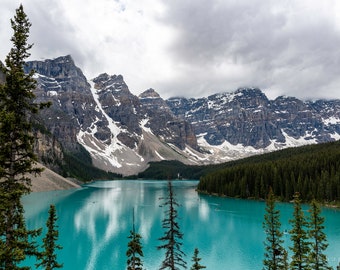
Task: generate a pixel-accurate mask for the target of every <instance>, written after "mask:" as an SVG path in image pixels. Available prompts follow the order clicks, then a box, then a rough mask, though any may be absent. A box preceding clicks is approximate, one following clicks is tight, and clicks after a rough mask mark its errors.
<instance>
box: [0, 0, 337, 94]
mask: <svg viewBox="0 0 340 270" xmlns="http://www.w3.org/2000/svg"><path fill="white" fill-rule="evenodd" d="M0 2H1V9H0V40H1V43H0V44H1V45H0V60H2V61H3V60H4V58H5V56H6V55H7V53H8V51H9V49H10V48H11V46H12V44H11V43H10V41H9V40H10V38H11V35H12V29H11V27H10V21H9V20H10V18H13V16H14V13H15V9H16V8H17V7H18V6H19V4H20V3H22V4H23V6H24V10H25V12H26V14H27V15H28V17H29V19H30V21H31V23H32V27H31V32H30V42H31V43H34V47H33V48H32V50H31V53H32V56H31V60H41V59H48V58H56V57H58V56H62V55H67V54H71V55H72V57H73V59H74V61H75V63H76V65H77V66H78V67H80V68H81V69H82V70H83V72H84V74H85V76H86V77H87V78H88V79H92V78H94V77H96V76H97V75H99V74H100V73H103V72H106V73H109V74H112V75H113V74H122V75H123V76H124V79H125V82H126V83H127V84H128V86H129V88H130V91H131V92H133V93H134V94H136V95H138V94H140V93H141V92H143V91H144V90H146V89H148V88H154V89H155V90H156V91H157V92H158V93H160V95H161V96H162V97H163V98H168V97H173V96H185V97H202V96H208V95H210V94H214V93H218V92H231V91H234V90H236V89H237V88H239V87H259V88H260V89H262V90H263V91H264V92H265V93H266V94H267V96H268V97H269V98H271V99H273V98H275V97H277V96H279V95H289V96H295V97H298V98H301V99H318V98H327V99H330V98H340V1H338V0H322V1H320V0H285V1H278V0H188V1H187V0H138V1H137V0H122V1H119V0H48V1H46V0H20V1H17V0H0Z"/></svg>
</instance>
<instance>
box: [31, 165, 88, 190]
mask: <svg viewBox="0 0 340 270" xmlns="http://www.w3.org/2000/svg"><path fill="white" fill-rule="evenodd" d="M37 166H39V167H41V168H44V170H43V172H41V174H40V175H32V174H30V175H29V177H30V178H31V187H30V188H31V192H44V191H52V190H67V189H73V188H80V187H81V186H80V185H79V184H78V183H76V182H75V181H72V180H70V179H67V178H65V177H62V176H61V175H59V174H57V173H55V172H53V171H52V170H50V169H48V168H47V167H45V166H43V165H41V164H38V165H37Z"/></svg>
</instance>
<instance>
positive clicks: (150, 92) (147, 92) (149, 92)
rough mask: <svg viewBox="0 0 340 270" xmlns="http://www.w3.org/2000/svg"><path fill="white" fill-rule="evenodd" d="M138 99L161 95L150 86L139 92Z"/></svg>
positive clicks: (153, 97)
mask: <svg viewBox="0 0 340 270" xmlns="http://www.w3.org/2000/svg"><path fill="white" fill-rule="evenodd" d="M138 97H139V99H143V98H148V99H155V98H161V96H160V95H159V94H158V93H157V92H156V91H155V90H154V89H152V88H150V89H148V90H145V91H144V92H143V93H141V94H140V95H139V96H138Z"/></svg>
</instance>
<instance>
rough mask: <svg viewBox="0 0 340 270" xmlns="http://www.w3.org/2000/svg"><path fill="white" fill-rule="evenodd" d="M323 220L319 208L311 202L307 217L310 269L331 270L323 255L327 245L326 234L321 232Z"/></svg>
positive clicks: (314, 202) (315, 203)
mask: <svg viewBox="0 0 340 270" xmlns="http://www.w3.org/2000/svg"><path fill="white" fill-rule="evenodd" d="M324 221H325V218H323V217H322V216H321V209H320V206H319V205H318V204H317V202H316V201H314V200H313V201H312V202H311V208H310V216H309V222H308V223H309V224H308V225H309V230H308V234H309V237H310V239H311V250H310V253H309V256H308V260H309V265H310V268H311V269H315V270H329V269H332V267H330V266H329V265H328V262H327V257H326V255H325V254H324V251H325V250H326V248H327V246H328V244H327V237H326V234H325V233H324V232H323V230H324V228H325V227H324V226H323V223H324Z"/></svg>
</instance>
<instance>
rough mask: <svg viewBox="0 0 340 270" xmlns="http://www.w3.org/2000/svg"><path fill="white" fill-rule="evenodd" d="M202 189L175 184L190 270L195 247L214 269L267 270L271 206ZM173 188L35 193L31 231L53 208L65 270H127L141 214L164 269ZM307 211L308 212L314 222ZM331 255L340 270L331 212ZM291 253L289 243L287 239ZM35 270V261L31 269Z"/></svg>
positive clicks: (145, 236)
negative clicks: (266, 220) (165, 204)
mask: <svg viewBox="0 0 340 270" xmlns="http://www.w3.org/2000/svg"><path fill="white" fill-rule="evenodd" d="M197 183H198V182H197V181H175V182H173V186H174V192H175V195H176V198H177V201H178V202H179V203H180V204H181V207H179V208H178V213H179V217H180V219H179V220H178V222H179V224H180V228H181V231H182V233H184V237H183V251H184V252H185V253H186V255H187V256H186V260H187V262H188V269H190V267H191V258H192V255H193V251H194V249H195V247H198V248H199V251H200V254H199V255H200V257H201V258H202V260H201V263H202V264H203V265H205V266H207V269H216V270H218V269H233V270H252V269H254V270H255V269H262V259H263V253H264V246H263V241H264V240H265V234H264V232H263V228H262V223H263V216H264V208H265V203H264V202H259V201H248V200H238V199H230V198H217V197H213V196H208V195H199V194H197V192H196V191H195V188H196V186H197ZM166 195H167V182H166V181H139V180H138V181H137V180H136V181H134V180H131V181H130V180H129V181H99V182H94V183H92V184H89V185H86V186H84V187H82V188H80V189H76V190H68V191H53V192H41V193H32V194H30V195H28V196H26V197H24V199H23V204H24V206H25V211H26V213H25V215H26V221H27V225H28V227H30V228H38V227H44V228H45V223H46V220H47V216H48V209H49V205H50V204H55V205H56V208H57V215H58V225H59V241H58V243H59V244H60V245H62V246H63V249H62V250H61V251H60V252H59V253H58V261H59V262H62V263H64V268H63V269H65V270H78V269H79V270H83V269H85V270H101V269H118V270H119V269H126V256H125V253H126V250H127V243H128V240H129V239H128V238H127V237H128V236H129V232H130V230H131V229H132V213H133V209H135V210H134V211H135V224H136V231H138V232H139V233H140V234H141V236H142V245H143V251H144V258H143V261H144V268H145V269H149V270H150V269H158V268H159V266H160V264H161V262H162V260H163V258H164V257H163V251H159V250H157V246H158V245H160V244H162V243H161V242H160V241H159V240H158V238H160V237H162V236H163V229H162V227H161V222H162V219H163V217H164V216H163V213H164V208H162V207H160V205H161V203H162V201H161V200H160V198H161V197H165V196H166ZM278 208H279V209H280V211H281V223H282V230H285V229H287V230H290V228H291V227H290V224H289V223H288V220H289V219H291V217H292V212H293V209H292V205H291V204H285V203H282V204H278ZM307 209H308V208H307V207H304V210H305V211H306V214H307ZM322 213H323V216H325V218H326V222H325V226H326V228H325V232H326V234H327V237H328V242H329V247H328V249H327V256H328V257H329V261H330V264H331V265H332V266H335V265H337V264H338V262H339V260H340V222H339V221H340V211H338V210H333V209H323V212H322ZM284 238H285V245H286V246H289V245H290V243H289V235H285V236H284ZM27 263H28V264H31V266H32V268H33V269H34V264H35V261H28V262H27Z"/></svg>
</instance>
